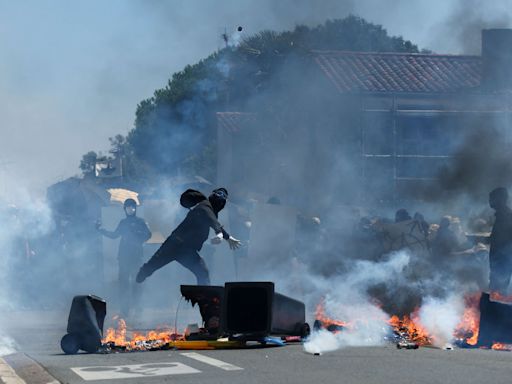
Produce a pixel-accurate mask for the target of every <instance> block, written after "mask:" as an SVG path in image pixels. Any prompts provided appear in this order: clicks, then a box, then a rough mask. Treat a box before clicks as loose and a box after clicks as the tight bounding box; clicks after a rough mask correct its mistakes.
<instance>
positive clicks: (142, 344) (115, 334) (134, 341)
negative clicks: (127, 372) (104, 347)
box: [102, 318, 184, 351]
mask: <svg viewBox="0 0 512 384" xmlns="http://www.w3.org/2000/svg"><path fill="white" fill-rule="evenodd" d="M114 319H115V318H114ZM127 336H129V337H127ZM183 339H184V337H183V335H179V334H177V333H176V332H175V331H174V330H173V329H171V328H170V327H162V328H161V329H156V330H150V331H148V332H146V333H140V332H128V331H127V326H126V322H125V321H124V320H123V319H118V320H117V328H116V329H114V328H109V329H107V331H106V333H105V337H104V338H103V340H102V343H103V344H107V343H111V344H114V345H115V346H116V347H124V348H126V350H130V351H131V350H146V349H148V348H158V347H162V346H164V345H165V344H168V343H169V342H170V341H174V340H183Z"/></svg>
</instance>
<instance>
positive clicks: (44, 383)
mask: <svg viewBox="0 0 512 384" xmlns="http://www.w3.org/2000/svg"><path fill="white" fill-rule="evenodd" d="M3 362H5V364H2V363H3ZM2 368H3V370H2ZM9 371H12V372H9ZM3 372H5V375H6V376H5V377H4V376H3V375H4V373H3ZM0 373H1V374H2V376H1V377H0V380H2V381H4V382H6V384H11V383H12V384H60V381H58V380H56V379H55V378H54V377H53V376H52V375H50V374H49V373H48V371H46V369H44V368H43V367H42V366H41V365H40V364H39V363H37V362H36V361H34V360H32V359H31V358H30V357H28V356H27V355H26V354H24V353H13V354H11V355H6V356H2V357H0Z"/></svg>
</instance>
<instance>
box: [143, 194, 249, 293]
mask: <svg viewBox="0 0 512 384" xmlns="http://www.w3.org/2000/svg"><path fill="white" fill-rule="evenodd" d="M227 198H228V191H227V190H226V189H225V188H218V189H215V190H213V191H212V193H211V195H210V196H209V197H208V198H206V196H204V195H203V194H202V193H201V192H199V191H195V190H193V189H188V190H186V191H185V192H184V193H183V194H182V195H181V198H180V203H181V205H183V206H184V207H186V208H190V211H189V212H188V214H187V216H186V217H185V219H184V220H183V221H182V222H181V223H180V224H179V225H178V227H177V228H176V229H175V230H174V231H173V232H172V233H171V235H170V236H169V237H168V238H167V240H165V241H164V243H163V244H162V246H161V247H160V248H159V249H158V250H157V251H156V252H155V254H154V255H153V256H152V257H151V259H149V261H148V262H147V263H145V264H144V265H143V266H142V267H141V268H140V270H139V273H138V274H137V277H136V281H137V282H138V283H142V282H143V281H144V280H146V279H147V278H148V277H149V276H151V275H152V274H153V272H155V271H156V270H157V269H160V268H162V267H163V266H165V265H167V264H169V263H170V262H171V261H177V262H178V263H180V264H181V265H183V266H184V267H185V268H187V269H188V270H190V271H191V272H192V273H193V274H194V275H195V276H196V279H197V284H198V285H209V284H210V276H209V272H208V268H207V267H206V264H205V262H204V260H203V258H202V257H201V256H199V253H198V252H199V251H200V250H201V248H202V246H203V243H204V242H205V241H206V240H207V239H208V234H209V232H210V228H212V229H213V230H214V231H215V236H214V237H213V238H212V239H211V243H212V244H219V243H221V242H222V239H224V240H226V241H227V242H228V244H229V247H230V248H231V249H237V248H238V247H239V246H240V244H241V243H240V240H237V239H235V238H234V237H233V236H230V235H229V234H228V233H227V232H226V231H225V230H224V228H223V227H222V225H221V224H220V223H219V221H218V215H219V212H220V211H221V210H222V209H223V208H224V206H225V205H226V200H227Z"/></svg>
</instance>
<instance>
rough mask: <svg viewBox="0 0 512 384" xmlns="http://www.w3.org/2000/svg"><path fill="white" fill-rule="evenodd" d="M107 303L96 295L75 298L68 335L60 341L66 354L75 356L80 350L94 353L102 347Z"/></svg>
mask: <svg viewBox="0 0 512 384" xmlns="http://www.w3.org/2000/svg"><path fill="white" fill-rule="evenodd" d="M106 314H107V303H106V302H105V300H103V299H102V298H101V297H98V296H94V295H87V296H85V295H84V296H75V297H74V298H73V302H72V303H71V309H70V311H69V317H68V328H67V332H68V333H67V334H66V335H64V337H63V338H62V339H61V341H60V346H61V348H62V350H63V351H64V353H66V354H75V353H77V352H78V350H79V349H81V350H83V351H85V352H89V353H94V352H96V351H98V349H99V347H100V346H101V338H102V336H103V322H104V321H105V316H106Z"/></svg>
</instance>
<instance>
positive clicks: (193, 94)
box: [80, 16, 418, 186]
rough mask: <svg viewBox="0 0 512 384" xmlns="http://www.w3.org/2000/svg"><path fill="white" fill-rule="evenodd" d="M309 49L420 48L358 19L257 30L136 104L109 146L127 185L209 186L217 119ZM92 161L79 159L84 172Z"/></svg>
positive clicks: (243, 102)
mask: <svg viewBox="0 0 512 384" xmlns="http://www.w3.org/2000/svg"><path fill="white" fill-rule="evenodd" d="M311 50H346V51H377V52H411V53H417V52H418V47H417V46H416V45H414V44H412V43H411V42H410V41H407V40H404V39H403V38H402V37H393V36H389V35H388V33H387V31H386V30H385V29H384V28H383V27H382V26H380V25H375V24H372V23H369V22H367V21H365V20H364V19H362V18H360V17H357V16H348V17H346V18H344V19H338V20H328V21H326V22H325V23H324V24H322V25H318V26H316V27H313V28H311V27H307V26H302V25H301V26H297V27H296V28H295V29H294V30H292V31H285V32H273V31H263V32H260V33H258V34H256V35H254V36H250V37H247V38H245V39H243V40H242V41H241V42H240V43H239V44H237V45H231V44H230V42H229V41H227V44H226V47H225V48H224V49H222V50H220V51H218V52H215V53H213V54H211V55H210V56H208V57H207V58H205V59H203V60H201V61H199V62H198V63H195V64H192V65H187V66H186V67H185V68H184V69H183V70H182V71H179V72H176V73H174V74H173V75H172V77H171V79H170V80H169V82H168V84H167V85H166V86H165V87H164V88H162V89H158V90H156V91H155V93H154V95H153V97H151V98H149V99H147V100H143V101H141V102H140V103H139V105H138V106H137V110H136V118H135V126H134V128H133V129H132V130H131V131H130V133H129V134H128V136H127V137H122V136H120V135H118V136H116V137H115V138H113V139H111V145H112V149H113V152H116V153H118V154H120V155H122V156H123V160H124V172H125V178H126V181H127V183H128V184H136V185H138V186H141V185H144V184H147V183H152V182H153V181H154V179H155V178H160V177H169V176H175V175H177V174H181V175H185V176H186V175H190V176H192V175H196V174H199V175H201V176H203V177H205V178H206V179H214V178H215V169H216V165H215V153H216V143H215V137H216V135H215V129H216V122H215V112H217V111H224V110H242V111H243V110H244V109H245V108H246V105H247V101H248V100H249V99H251V98H253V97H255V96H257V94H258V93H261V92H263V91H264V90H265V89H267V88H268V87H269V86H270V84H272V82H273V80H274V77H273V76H274V74H275V73H276V72H277V71H278V69H279V68H280V66H281V65H282V63H283V62H284V61H285V60H287V58H289V57H291V56H294V57H307V55H308V53H309V52H310V51H311ZM94 155H95V154H94V152H89V153H87V154H86V155H84V157H83V159H82V162H81V166H80V168H81V169H82V170H83V171H84V172H87V171H88V170H90V169H91V168H90V164H89V163H90V162H91V161H94V159H95V156H94Z"/></svg>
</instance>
